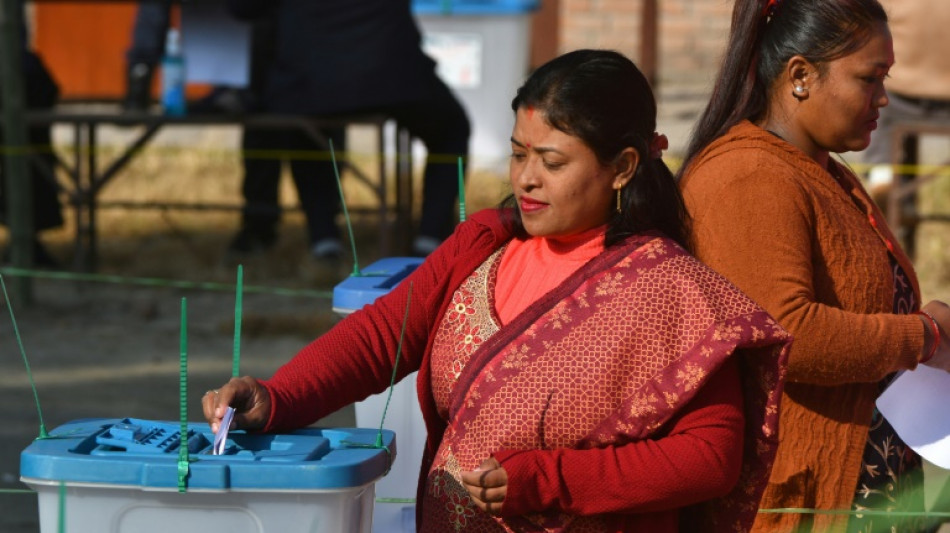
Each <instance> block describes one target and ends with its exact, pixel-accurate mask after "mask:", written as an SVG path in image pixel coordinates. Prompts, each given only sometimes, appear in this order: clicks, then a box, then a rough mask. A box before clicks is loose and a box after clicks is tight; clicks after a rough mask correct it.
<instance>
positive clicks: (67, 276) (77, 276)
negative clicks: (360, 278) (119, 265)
mask: <svg viewBox="0 0 950 533" xmlns="http://www.w3.org/2000/svg"><path fill="white" fill-rule="evenodd" d="M0 274H7V275H8V276H15V277H30V278H46V279H57V280H65V281H91V282H97V283H116V284H121V285H142V286H147V287H163V288H174V289H200V290H207V291H227V292H231V291H233V290H234V285H233V284H231V283H215V282H210V281H197V282H196V281H179V280H168V279H161V278H136V277H124V276H112V275H105V274H81V273H75V272H61V271H49V270H31V269H27V268H7V267H3V268H0ZM244 292H254V293H266V294H274V295H278V296H307V297H313V298H326V299H331V298H333V291H316V290H296V289H282V288H279V287H259V286H245V287H244Z"/></svg>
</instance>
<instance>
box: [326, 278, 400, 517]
mask: <svg viewBox="0 0 950 533" xmlns="http://www.w3.org/2000/svg"><path fill="white" fill-rule="evenodd" d="M410 302H412V283H411V282H410V283H409V292H408V293H407V294H406V313H405V315H403V319H402V328H401V330H400V332H399V343H398V344H397V345H396V361H395V363H393V373H392V376H391V377H390V378H389V393H388V395H387V396H386V404H385V405H384V406H383V415H382V417H380V420H379V431H378V432H376V442H375V443H374V444H361V443H358V442H349V441H343V444H346V445H347V446H350V447H353V448H373V449H383V450H386V453H387V454H389V465H388V466H387V467H386V474H388V473H389V470H390V469H391V468H392V466H393V459H392V457H393V454H392V451H391V450H390V449H389V447H387V446H384V445H383V423H385V421H386V411H388V410H389V402H390V401H392V399H393V386H394V385H395V384H396V370H397V369H398V368H399V358H400V357H402V339H403V336H405V334H406V323H407V322H408V321H409V304H410ZM386 474H383V475H386ZM377 501H380V500H377ZM412 501H413V502H415V500H412Z"/></svg>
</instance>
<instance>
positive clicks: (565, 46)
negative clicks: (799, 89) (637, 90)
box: [558, 0, 733, 92]
mask: <svg viewBox="0 0 950 533" xmlns="http://www.w3.org/2000/svg"><path fill="white" fill-rule="evenodd" d="M732 5H733V2H732V1H730V0H658V11H659V20H658V33H659V43H658V58H657V60H658V79H659V86H660V87H659V88H660V89H661V90H662V91H664V92H668V91H674V92H680V91H687V92H694V91H702V90H704V89H705V88H707V87H708V86H709V84H711V83H712V78H713V76H714V75H715V72H716V68H717V67H718V65H719V58H720V55H721V53H722V50H723V48H724V47H725V44H726V39H727V37H728V34H729V22H730V18H731V15H732ZM642 8H643V1H642V0H560V27H559V30H558V33H559V43H560V44H559V46H560V51H561V52H566V51H569V50H575V49H577V48H612V49H615V50H618V51H620V52H623V53H624V54H627V55H628V56H630V57H631V58H633V60H634V61H638V60H639V55H640V28H641V27H642V21H641V11H642Z"/></svg>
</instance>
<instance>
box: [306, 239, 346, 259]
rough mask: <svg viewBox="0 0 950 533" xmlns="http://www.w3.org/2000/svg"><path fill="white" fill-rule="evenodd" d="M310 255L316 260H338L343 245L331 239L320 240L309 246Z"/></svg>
mask: <svg viewBox="0 0 950 533" xmlns="http://www.w3.org/2000/svg"><path fill="white" fill-rule="evenodd" d="M310 255H312V256H313V257H314V258H316V259H339V258H340V257H341V256H342V255H343V243H341V242H340V239H335V238H333V237H330V238H327V239H320V240H318V241H317V242H315V243H313V244H312V245H311V246H310Z"/></svg>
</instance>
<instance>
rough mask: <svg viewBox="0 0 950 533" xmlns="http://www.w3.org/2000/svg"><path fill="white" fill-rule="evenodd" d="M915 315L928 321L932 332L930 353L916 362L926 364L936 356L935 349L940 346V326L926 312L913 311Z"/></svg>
mask: <svg viewBox="0 0 950 533" xmlns="http://www.w3.org/2000/svg"><path fill="white" fill-rule="evenodd" d="M914 314H915V315H920V316H922V317H924V318H926V319H928V320H930V326H931V327H932V328H933V330H934V344H933V346H931V347H930V352H928V353H927V355H925V356H924V357H923V358H921V359H920V361H917V363H918V364H922V363H926V362H927V361H930V360H931V359H933V358H934V355H936V354H937V348H938V347H939V346H940V326H938V325H937V319H935V318H934V317H933V315H931V314H930V313H928V312H927V311H914Z"/></svg>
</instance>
